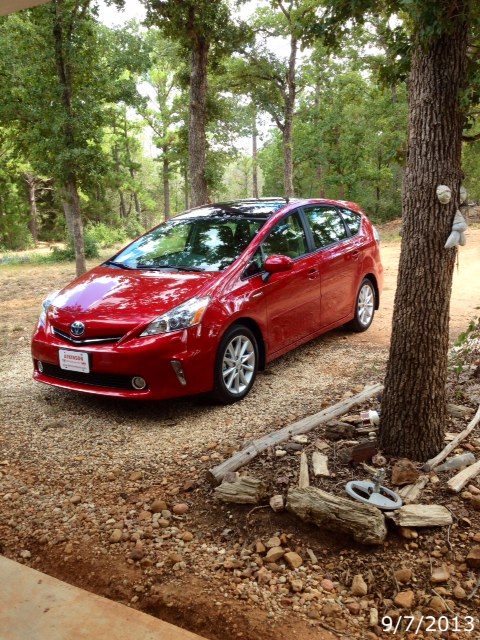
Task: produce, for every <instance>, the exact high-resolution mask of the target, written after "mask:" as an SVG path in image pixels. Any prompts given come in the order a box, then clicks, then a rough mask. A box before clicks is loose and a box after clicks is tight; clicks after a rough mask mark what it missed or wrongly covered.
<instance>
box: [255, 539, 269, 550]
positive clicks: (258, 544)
mask: <svg viewBox="0 0 480 640" xmlns="http://www.w3.org/2000/svg"><path fill="white" fill-rule="evenodd" d="M266 550H267V548H266V546H265V545H264V544H263V542H261V541H260V540H257V542H256V543H255V553H265V551H266Z"/></svg>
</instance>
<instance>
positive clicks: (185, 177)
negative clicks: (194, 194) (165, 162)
mask: <svg viewBox="0 0 480 640" xmlns="http://www.w3.org/2000/svg"><path fill="white" fill-rule="evenodd" d="M183 195H184V198H185V209H188V208H189V206H190V187H189V184H188V171H187V169H186V168H185V169H184V171H183Z"/></svg>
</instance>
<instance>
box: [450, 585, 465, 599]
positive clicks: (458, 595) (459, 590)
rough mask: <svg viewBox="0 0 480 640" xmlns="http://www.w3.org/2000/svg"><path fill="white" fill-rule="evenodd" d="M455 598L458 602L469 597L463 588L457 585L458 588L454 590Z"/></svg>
mask: <svg viewBox="0 0 480 640" xmlns="http://www.w3.org/2000/svg"><path fill="white" fill-rule="evenodd" d="M453 596H454V597H455V598H456V599H457V600H465V598H466V597H467V592H466V591H465V589H464V588H463V587H461V586H460V585H459V584H457V585H456V587H455V588H454V589H453Z"/></svg>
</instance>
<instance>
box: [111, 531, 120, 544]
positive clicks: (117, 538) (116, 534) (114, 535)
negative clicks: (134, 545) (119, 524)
mask: <svg viewBox="0 0 480 640" xmlns="http://www.w3.org/2000/svg"><path fill="white" fill-rule="evenodd" d="M122 536H123V532H122V530H121V529H114V530H113V531H112V534H111V536H110V542H111V543H112V544H115V543H116V542H120V540H121V539H122Z"/></svg>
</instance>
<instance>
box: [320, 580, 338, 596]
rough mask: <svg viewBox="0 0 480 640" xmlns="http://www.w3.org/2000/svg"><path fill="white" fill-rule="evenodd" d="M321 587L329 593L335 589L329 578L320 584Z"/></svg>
mask: <svg viewBox="0 0 480 640" xmlns="http://www.w3.org/2000/svg"><path fill="white" fill-rule="evenodd" d="M320 586H321V587H322V589H323V590H324V591H328V592H329V593H330V592H331V591H333V590H334V589H335V586H334V584H333V582H332V581H331V580H329V579H328V578H324V579H323V580H322V581H321V582H320Z"/></svg>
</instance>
